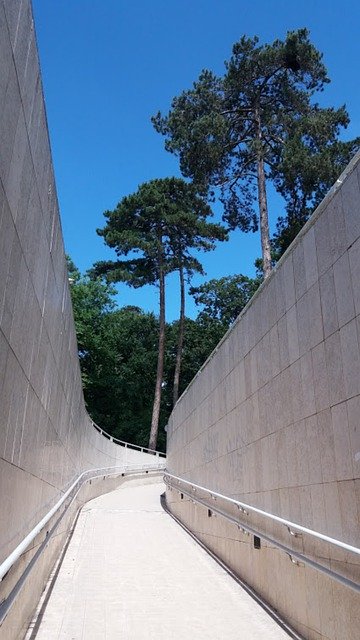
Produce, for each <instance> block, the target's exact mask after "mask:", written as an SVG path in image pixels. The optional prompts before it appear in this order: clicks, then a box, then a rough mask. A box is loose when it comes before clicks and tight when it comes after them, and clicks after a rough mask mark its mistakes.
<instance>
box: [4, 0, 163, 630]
mask: <svg viewBox="0 0 360 640" xmlns="http://www.w3.org/2000/svg"><path fill="white" fill-rule="evenodd" d="M0 140H1V145H0V376H1V377H0V495H1V513H2V516H1V518H0V564H1V562H2V561H3V560H4V559H5V558H6V557H7V556H8V555H9V553H10V552H11V551H13V549H14V548H15V547H16V546H17V544H18V543H19V542H20V541H21V540H22V539H23V538H24V536H25V535H26V534H27V533H28V532H29V531H30V530H31V529H32V528H33V527H34V525H35V524H37V522H38V521H39V520H40V519H41V518H42V517H43V516H44V514H45V513H46V512H47V511H48V510H49V508H50V507H51V506H52V505H53V504H54V503H55V502H56V501H57V500H58V499H59V497H60V496H61V495H62V493H63V492H64V490H66V489H67V488H68V487H69V486H70V485H71V484H72V482H73V481H74V480H75V479H76V478H77V476H78V475H79V474H80V473H81V472H82V471H84V470H85V469H89V468H95V467H96V468H99V467H110V466H114V465H119V464H122V463H125V462H126V463H136V464H142V463H145V464H146V463H148V461H149V455H147V454H145V453H140V452H137V451H131V450H126V449H124V448H123V447H121V446H117V445H115V444H113V443H111V442H109V441H108V440H107V439H106V438H104V436H102V435H101V434H99V433H98V432H97V431H96V430H95V429H94V428H93V426H92V423H91V420H90V418H89V417H88V415H87V413H86V410H85V405H84V399H83V393H82V386H81V376H80V368H79V361H78V356H77V342H76V335H75V328H74V322H73V315H72V308H71V301H70V294H69V286H68V275H67V267H66V261H65V255H64V246H63V239H62V232H61V224H60V218H59V211H58V202H57V195H56V187H55V182H54V174H53V166H52V160H51V151H50V144H49V136H48V129H47V122H46V113H45V106H44V99H43V90H42V83H41V74H40V70H39V62H38V54H37V46H36V38H35V32H34V24H33V17H32V11H31V3H30V1H29V0H0ZM152 460H154V458H152ZM110 484H111V483H110ZM109 486H110V485H109ZM111 486H113V483H112V484H111ZM4 514H6V517H4ZM40 587H41V585H40ZM0 600H1V598H0ZM1 632H4V630H2V631H1V630H0V633H1ZM14 633H15V631H14V630H13V631H12V632H11V633H10V636H9V637H15V636H14V635H11V634H14Z"/></svg>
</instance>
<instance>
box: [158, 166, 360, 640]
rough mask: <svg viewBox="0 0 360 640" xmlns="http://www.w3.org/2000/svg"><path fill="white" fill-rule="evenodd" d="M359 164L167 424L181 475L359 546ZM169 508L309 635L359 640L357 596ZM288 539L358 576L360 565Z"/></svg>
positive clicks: (267, 528) (232, 532)
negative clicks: (357, 639)
mask: <svg viewBox="0 0 360 640" xmlns="http://www.w3.org/2000/svg"><path fill="white" fill-rule="evenodd" d="M359 179H360V155H357V156H356V157H355V158H354V160H353V161H352V162H351V163H350V165H349V166H348V168H347V169H346V171H345V172H344V174H343V175H342V176H341V178H340V179H339V180H338V181H337V183H336V185H335V186H334V187H333V189H332V190H331V191H330V193H329V194H328V195H327V197H326V198H325V200H324V201H323V202H322V204H321V205H320V206H319V207H318V209H317V211H316V212H315V213H314V215H313V216H312V218H311V220H310V221H309V222H308V223H307V225H306V226H305V228H304V229H303V230H302V232H301V233H300V234H299V236H298V238H297V239H296V240H295V241H294V243H293V244H292V245H291V247H290V248H289V249H288V251H287V253H286V254H285V255H284V256H283V258H282V259H281V261H280V262H279V264H278V265H277V267H276V269H275V270H274V271H273V273H272V275H271V277H269V278H268V279H267V281H266V282H265V283H264V284H263V286H262V287H261V288H260V290H259V291H258V292H257V293H256V295H255V296H254V297H253V299H252V300H251V301H250V303H249V304H248V306H247V307H246V309H245V310H244V311H243V312H242V313H241V314H240V316H239V318H238V319H237V321H236V322H235V323H234V325H233V327H232V328H231V329H230V331H229V332H228V333H227V335H226V336H225V338H224V339H223V340H222V342H221V343H220V344H219V346H218V347H217V348H216V349H215V351H214V353H213V354H212V355H211V356H210V358H209V359H208V361H207V362H206V363H205V365H204V366H203V368H202V369H201V370H200V372H199V373H198V374H197V376H196V377H195V379H194V380H193V381H192V383H191V384H190V386H189V387H188V388H187V390H186V391H185V393H184V394H183V396H182V397H181V398H180V399H179V401H178V403H177V405H176V407H175V409H174V411H173V413H172V416H171V419H170V421H169V426H168V448H167V451H168V470H169V471H170V472H171V473H173V474H174V475H178V476H182V477H184V478H186V479H188V480H192V481H193V482H195V483H197V484H199V485H202V486H205V487H208V488H210V489H213V490H214V491H218V492H220V493H222V494H225V495H227V496H230V497H233V498H235V499H238V500H241V501H243V502H245V503H248V504H250V505H254V506H257V507H260V508H262V509H264V510H265V511H268V512H271V513H273V514H275V515H278V516H280V517H283V518H286V519H289V520H291V521H293V522H295V523H298V524H301V525H304V526H305V527H309V528H311V529H314V530H316V531H319V532H321V533H324V534H327V535H329V536H332V537H334V538H338V539H340V540H342V541H344V542H347V543H349V544H352V545H355V546H357V547H359V546H360V533H359V532H360V528H359V515H360V480H359V469H360V426H359V423H360V395H359V394H360V352H359V344H360V317H359V313H360V237H359V236H360V185H359ZM167 501H168V504H169V506H170V508H171V509H172V511H173V512H174V513H175V514H176V515H177V516H178V517H180V519H182V520H183V522H184V523H185V524H187V526H188V527H189V528H190V529H191V530H192V531H194V532H195V533H196V534H197V535H198V536H199V537H200V538H201V539H202V540H203V541H204V542H205V543H206V544H207V545H208V547H210V548H211V549H212V550H213V551H215V552H216V553H217V555H219V556H220V557H221V558H222V559H223V560H224V561H225V562H226V563H227V564H228V565H229V566H230V567H231V568H232V569H234V570H235V571H236V572H237V574H238V575H239V576H240V577H242V578H243V579H244V580H245V581H246V582H247V583H248V584H249V585H251V586H252V587H254V588H255V590H256V591H258V592H259V593H260V594H262V596H263V597H264V599H265V600H266V601H268V602H269V603H270V604H271V605H272V606H273V607H274V608H276V609H277V610H278V611H279V612H280V613H281V614H282V615H283V616H284V617H285V618H286V619H287V620H288V621H289V622H290V623H291V625H292V626H293V627H294V628H295V629H297V630H298V631H299V632H300V633H301V634H302V635H303V636H304V637H305V638H311V639H318V638H322V639H325V638H327V639H331V640H333V639H335V638H336V639H337V640H340V639H341V640H351V639H352V640H355V639H356V638H358V634H359V628H360V618H359V615H360V614H359V612H360V606H359V605H360V598H359V595H358V594H356V592H354V591H351V590H350V589H347V588H345V587H342V586H341V585H338V584H337V583H335V582H333V581H332V580H330V579H329V578H326V577H325V576H322V575H321V574H318V573H316V572H314V571H313V570H312V569H310V568H307V567H298V566H295V565H294V564H293V563H292V562H291V561H290V559H289V557H288V556H286V555H285V554H283V553H282V552H280V551H278V550H276V549H274V548H272V547H271V545H268V544H266V543H264V542H262V545H261V549H255V548H254V541H253V537H252V536H250V537H248V536H246V535H244V534H242V533H240V532H239V531H238V530H237V529H236V527H235V526H233V525H230V524H227V523H226V522H224V521H223V520H222V519H221V518H209V517H208V513H207V509H204V508H202V507H200V506H195V505H194V504H193V503H192V502H191V501H189V500H187V499H184V500H181V496H180V495H179V493H177V492H174V491H172V492H170V491H167ZM248 521H251V522H252V523H253V524H255V525H257V526H259V527H263V531H264V532H268V533H270V534H272V535H275V536H276V537H277V539H278V540H280V541H282V542H283V543H284V544H287V545H290V546H291V545H293V548H294V549H298V550H301V551H304V552H305V553H306V554H308V555H309V557H317V558H319V557H320V558H321V561H322V562H324V563H325V565H326V566H328V567H331V568H332V569H335V570H338V571H339V572H340V573H342V574H343V575H345V576H348V577H349V578H351V579H353V580H355V581H359V578H360V572H359V560H358V559H356V558H359V556H357V557H355V556H354V555H352V554H347V553H340V551H334V549H333V548H331V546H329V545H326V544H325V543H318V542H316V543H314V542H313V541H311V540H310V538H306V539H305V538H298V539H294V538H293V537H291V535H290V534H289V532H288V531H287V530H286V528H285V527H282V528H279V527H278V526H277V527H274V526H272V525H270V524H268V523H266V522H265V521H261V519H260V520H259V519H258V518H255V519H254V518H252V519H251V517H250V516H249V520H248Z"/></svg>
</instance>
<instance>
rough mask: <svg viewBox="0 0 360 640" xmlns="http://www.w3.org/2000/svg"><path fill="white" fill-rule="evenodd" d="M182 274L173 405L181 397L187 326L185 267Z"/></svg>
mask: <svg viewBox="0 0 360 640" xmlns="http://www.w3.org/2000/svg"><path fill="white" fill-rule="evenodd" d="M179 275H180V322H179V338H178V344H177V352H176V364H175V373H174V389H173V406H174V405H175V404H176V402H177V399H178V397H179V382H180V369H181V357H182V351H183V344H184V328H185V282H184V270H183V267H182V266H180V268H179Z"/></svg>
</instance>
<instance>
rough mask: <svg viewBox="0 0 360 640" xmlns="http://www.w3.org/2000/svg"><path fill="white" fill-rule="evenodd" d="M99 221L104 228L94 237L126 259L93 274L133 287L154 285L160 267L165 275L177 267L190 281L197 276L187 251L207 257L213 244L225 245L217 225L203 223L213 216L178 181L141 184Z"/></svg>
mask: <svg viewBox="0 0 360 640" xmlns="http://www.w3.org/2000/svg"><path fill="white" fill-rule="evenodd" d="M104 215H105V217H106V219H107V223H106V225H105V227H104V228H103V229H98V234H99V235H101V236H103V238H104V240H105V242H106V244H107V245H108V246H109V247H111V248H113V249H115V252H116V254H117V256H122V255H124V256H128V255H129V256H130V257H129V258H128V259H127V260H117V261H116V262H112V261H107V262H99V263H97V265H95V271H96V273H98V274H99V273H103V274H105V275H106V278H107V279H108V280H109V281H113V282H118V281H124V282H127V283H128V284H129V285H131V286H133V287H141V286H143V285H144V284H155V283H156V282H157V281H158V278H159V264H160V262H161V263H162V265H163V269H164V271H165V273H169V272H170V271H174V270H177V269H178V268H179V267H180V266H183V267H184V268H185V270H186V271H187V272H188V274H189V275H191V274H192V273H193V272H194V271H197V272H199V273H202V272H203V270H202V266H201V264H200V262H199V261H198V260H197V259H196V258H195V257H194V256H193V255H192V253H191V250H192V249H195V250H201V251H210V250H212V249H214V247H215V241H216V240H226V239H227V233H226V231H225V229H224V228H223V227H222V226H221V225H219V224H215V223H210V222H208V218H209V217H211V216H212V215H213V214H212V211H211V208H210V206H209V205H208V204H207V203H206V201H205V200H204V198H202V197H201V196H199V195H198V194H197V192H196V189H195V188H194V186H193V185H191V184H188V183H187V182H185V181H184V180H182V179H180V178H163V179H157V180H151V181H150V182H146V183H144V184H142V185H140V186H139V188H138V190H137V192H136V193H134V194H132V195H130V196H126V197H125V198H123V199H122V200H121V201H120V202H119V204H118V205H117V207H116V208H115V210H114V211H106V212H105V214H104ZM138 256H140V257H138Z"/></svg>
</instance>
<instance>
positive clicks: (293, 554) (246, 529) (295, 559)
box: [164, 474, 360, 593]
mask: <svg viewBox="0 0 360 640" xmlns="http://www.w3.org/2000/svg"><path fill="white" fill-rule="evenodd" d="M169 475H170V474H165V475H164V482H165V484H167V485H168V486H170V487H171V486H172V485H171V483H170V482H169V480H166V478H167V477H168V476H169ZM175 477H176V476H175ZM195 486H196V485H195ZM173 488H174V489H176V490H177V491H180V489H179V488H178V487H173ZM182 492H183V493H184V494H185V495H187V496H188V497H189V498H190V499H191V501H192V502H194V504H195V503H198V504H201V505H202V506H204V507H206V508H207V509H210V510H211V512H213V513H216V514H218V515H220V516H222V517H223V518H225V519H226V520H229V521H230V522H232V523H233V524H235V525H236V526H237V527H238V528H239V529H241V530H242V532H243V533H251V534H252V535H254V536H258V537H259V538H262V539H263V540H266V541H267V542H269V543H270V544H272V545H273V546H274V547H276V548H277V549H280V551H283V552H284V553H285V554H286V555H287V556H289V558H290V560H291V562H292V563H293V564H295V565H297V566H302V565H305V564H307V565H308V566H309V567H311V568H312V569H315V570H316V571H319V572H321V573H323V574H325V575H326V576H327V577H328V578H332V579H333V580H335V581H336V582H339V583H340V584H342V585H343V586H345V587H349V588H350V589H353V591H356V592H357V593H360V584H358V583H357V582H354V581H353V580H350V579H349V578H346V577H345V576H342V575H340V574H339V573H336V572H335V571H333V570H332V569H328V568H327V567H324V565H322V564H320V563H319V562H316V561H315V560H311V558H308V557H307V556H305V555H304V554H302V553H299V552H298V551H294V549H291V548H289V547H286V546H285V545H284V544H282V543H281V542H278V541H277V540H274V538H271V537H270V536H268V535H267V534H265V533H263V532H259V531H257V530H256V529H254V528H253V527H251V526H250V525H248V524H243V523H242V522H241V523H240V522H239V520H237V519H236V518H235V517H234V516H231V515H229V514H228V513H225V512H224V511H222V510H221V509H218V508H217V507H214V506H213V505H211V506H209V503H208V502H205V500H201V498H198V497H197V496H194V495H193V494H191V493H190V492H188V491H185V490H182ZM218 495H219V496H220V495H221V494H218ZM224 497H226V496H224Z"/></svg>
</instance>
